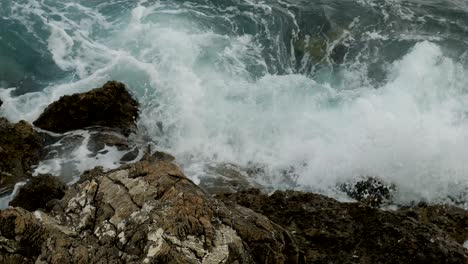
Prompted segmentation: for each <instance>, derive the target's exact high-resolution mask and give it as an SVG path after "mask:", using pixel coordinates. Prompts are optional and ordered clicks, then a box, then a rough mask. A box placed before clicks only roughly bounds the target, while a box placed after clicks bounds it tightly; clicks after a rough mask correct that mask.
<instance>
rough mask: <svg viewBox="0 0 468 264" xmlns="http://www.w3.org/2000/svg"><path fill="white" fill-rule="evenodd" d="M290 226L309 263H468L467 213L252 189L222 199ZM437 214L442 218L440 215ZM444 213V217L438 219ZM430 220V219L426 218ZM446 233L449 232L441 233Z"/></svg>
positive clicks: (284, 225) (221, 196)
mask: <svg viewBox="0 0 468 264" xmlns="http://www.w3.org/2000/svg"><path fill="white" fill-rule="evenodd" d="M218 198H222V199H223V200H224V201H226V202H229V201H231V202H233V203H236V204H239V205H242V206H245V207H248V208H251V209H253V210H254V211H256V212H258V213H260V214H263V215H265V216H267V217H268V218H269V219H270V220H272V221H273V222H275V223H277V224H279V225H281V226H282V227H284V228H286V229H287V230H288V231H289V232H290V233H291V234H292V237H293V238H294V240H295V241H296V242H297V245H298V246H299V248H300V250H301V252H303V254H304V255H305V262H306V263H468V250H467V249H465V248H463V245H462V244H463V242H461V241H464V240H466V239H467V238H468V237H467V235H466V234H467V233H466V228H467V226H468V225H467V224H466V223H467V214H466V211H464V213H463V212H462V211H463V210H461V209H460V210H461V211H460V210H453V211H451V210H450V209H449V208H446V209H445V211H444V210H442V209H440V208H439V207H437V208H439V209H440V210H434V211H433V213H432V214H431V213H429V211H430V210H431V209H434V208H431V209H428V210H426V211H424V212H423V211H421V210H422V209H417V210H416V214H418V215H419V216H420V217H419V218H413V217H409V216H410V215H411V214H410V213H409V212H405V213H402V212H389V211H382V210H378V209H375V208H372V207H369V206H365V205H363V204H361V203H340V202H338V201H336V200H334V199H331V198H328V197H325V196H322V195H317V194H312V193H301V192H294V191H286V192H283V191H276V192H275V193H274V194H272V195H271V196H267V195H265V194H262V193H261V192H260V191H259V190H256V189H253V190H248V191H244V192H241V193H237V194H226V195H220V196H218ZM437 214H439V216H437ZM440 214H443V215H444V216H440ZM424 219H426V220H424ZM443 230H444V231H446V232H443Z"/></svg>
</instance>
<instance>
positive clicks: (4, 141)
mask: <svg viewBox="0 0 468 264" xmlns="http://www.w3.org/2000/svg"><path fill="white" fill-rule="evenodd" d="M42 147H43V138H42V137H41V136H40V135H39V134H38V133H36V131H34V129H33V127H32V126H31V125H30V124H28V123H26V122H25V121H20V122H18V123H16V124H12V123H10V122H8V120H6V119H5V118H0V194H5V193H8V192H11V191H12V190H13V187H14V185H15V183H17V182H19V181H23V180H25V179H27V178H29V177H30V176H31V166H33V165H35V164H37V163H38V162H39V158H40V155H41V149H42Z"/></svg>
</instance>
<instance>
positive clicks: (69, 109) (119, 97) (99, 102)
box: [34, 81, 138, 135]
mask: <svg viewBox="0 0 468 264" xmlns="http://www.w3.org/2000/svg"><path fill="white" fill-rule="evenodd" d="M137 118H138V102H137V101H135V100H134V99H133V98H132V96H131V95H130V94H129V93H128V91H127V89H126V87H125V85H124V84H123V83H120V82H115V81H110V82H107V83H106V84H104V86H102V87H101V88H96V89H94V90H91V91H89V92H86V93H81V94H73V95H66V96H62V97H61V98H60V99H59V100H58V101H56V102H54V103H52V104H50V105H49V106H48V107H47V108H46V109H45V110H44V112H43V113H42V114H41V115H40V116H39V118H38V119H37V120H36V121H34V125H36V126H37V127H40V128H42V129H45V130H48V131H52V132H56V133H64V132H67V131H71V130H77V129H85V128H88V127H92V126H102V127H110V128H116V129H120V130H121V131H122V133H123V134H124V135H128V134H129V133H130V132H131V131H132V130H133V129H134V128H135V120H136V119H137Z"/></svg>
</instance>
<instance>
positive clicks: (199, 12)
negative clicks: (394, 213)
mask: <svg viewBox="0 0 468 264" xmlns="http://www.w3.org/2000/svg"><path fill="white" fill-rule="evenodd" d="M0 20H1V21H0V87H2V88H1V89H0V98H2V100H3V101H5V103H4V105H3V106H2V108H1V110H0V112H1V114H2V115H4V116H7V117H8V118H9V119H10V120H12V121H16V120H19V119H26V120H29V121H33V120H34V119H35V118H37V116H38V115H39V114H40V112H41V111H42V110H43V109H44V108H45V107H46V106H47V104H49V103H50V102H52V101H54V100H56V99H58V98H59V97H60V96H61V95H64V94H70V93H74V92H83V91H86V90H89V89H91V88H93V87H98V86H100V85H102V84H103V83H104V82H105V81H107V80H109V79H115V80H119V81H122V82H124V83H126V84H128V86H129V88H130V90H131V92H132V94H133V95H134V96H135V97H137V98H138V100H139V101H140V102H141V104H142V115H141V116H142V117H141V120H140V121H139V127H140V130H141V132H140V133H141V135H140V136H141V137H142V138H144V139H145V140H148V141H151V142H153V143H154V144H156V145H157V146H158V147H159V148H161V149H163V150H166V151H169V152H171V153H173V154H174V155H175V156H176V157H177V158H178V162H179V164H180V165H182V166H183V168H184V170H185V171H186V173H187V175H188V176H190V177H191V178H192V179H193V180H194V181H196V182H197V181H198V180H199V179H200V178H201V177H204V175H205V174H206V170H205V168H206V166H207V165H212V164H217V163H226V162H229V163H234V164H238V165H240V166H243V167H246V166H252V164H255V166H258V167H262V168H263V171H264V172H265V173H264V174H263V175H260V176H258V179H257V180H258V181H260V182H262V183H263V184H265V185H268V186H272V187H274V188H292V187H294V188H298V189H307V190H313V191H319V192H322V193H325V194H329V195H333V196H339V194H338V193H337V191H336V185H337V184H340V183H342V182H346V181H353V180H356V179H359V178H360V177H362V176H365V175H373V176H377V177H380V178H382V179H384V180H385V181H387V182H391V183H393V184H395V185H396V186H397V187H398V195H397V198H396V199H397V200H398V201H399V202H401V203H409V202H412V201H431V202H441V201H445V202H446V201H449V202H450V201H453V200H457V202H458V203H460V204H462V205H463V204H464V203H465V204H466V202H468V197H467V195H468V194H467V193H468V191H467V190H468V148H467V146H468V120H467V119H466V117H467V113H468V97H467V91H468V77H467V76H468V74H467V70H468V65H467V60H466V57H467V52H466V51H467V47H468V4H467V3H466V1H402V0H391V1H388V0H387V1H377V0H346V1H343V0H340V1H338V0H337V1H291V0H290V1H247V0H232V1H208V0H205V1H202V0H199V1H104V0H101V1H84V0H81V1H79V0H78V1H77V0H75V1H67V0H62V1H57V0H42V1H38V0H20V1H12V0H3V1H2V2H1V3H0ZM161 124H162V126H161ZM161 127H162V129H161ZM85 154H86V152H82V151H81V152H80V151H78V152H76V153H75V155H74V156H73V157H71V158H72V159H74V160H75V161H76V162H77V163H79V164H80V165H79V166H78V167H79V168H80V170H83V169H86V168H88V167H92V166H94V165H95V164H96V161H90V160H89V159H86V158H85V157H84V155H85ZM117 156H118V155H116V154H115V153H113V155H108V156H103V157H101V158H102V160H101V161H99V162H103V163H104V164H109V166H108V167H112V164H113V162H112V161H113V158H115V157H117ZM68 159H70V157H68ZM51 164H55V165H54V166H52V165H51ZM60 164H61V160H60V158H59V159H57V160H54V161H44V162H43V163H42V164H41V167H40V171H41V172H47V171H50V172H55V173H57V172H59V171H60V167H61V165H60ZM285 171H288V172H290V174H292V175H289V177H293V178H294V179H295V184H294V185H293V186H291V185H288V184H289V183H287V182H286V181H285V179H284V177H285V176H284V175H285Z"/></svg>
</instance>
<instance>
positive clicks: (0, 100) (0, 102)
mask: <svg viewBox="0 0 468 264" xmlns="http://www.w3.org/2000/svg"><path fill="white" fill-rule="evenodd" d="M2 104H3V101H2V99H0V107H1V106H2Z"/></svg>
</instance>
